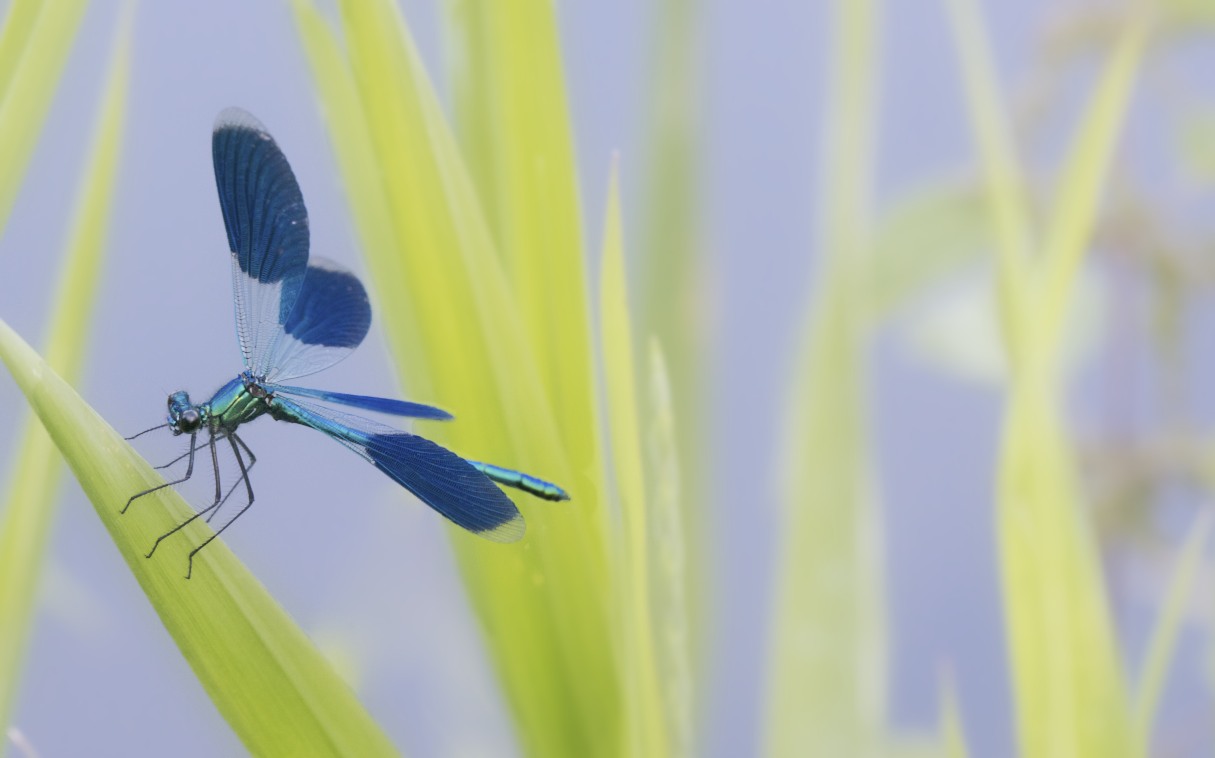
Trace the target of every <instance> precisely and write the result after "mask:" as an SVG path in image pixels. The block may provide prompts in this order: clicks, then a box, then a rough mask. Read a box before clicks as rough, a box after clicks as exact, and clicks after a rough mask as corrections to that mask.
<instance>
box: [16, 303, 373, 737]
mask: <svg viewBox="0 0 1215 758" xmlns="http://www.w3.org/2000/svg"><path fill="white" fill-rule="evenodd" d="M0 360H3V362H4V363H5V365H7V366H8V369H9V371H10V372H11V373H12V375H13V378H14V379H16V381H17V384H18V386H19V387H20V388H21V391H22V392H23V393H24V394H25V396H26V398H27V399H28V400H29V403H30V405H31V406H32V407H33V409H34V412H35V413H36V414H37V415H38V418H39V419H40V420H41V421H42V424H43V426H44V427H45V428H46V430H47V432H48V433H49V434H50V437H51V439H52V440H53V441H54V443H55V445H56V446H57V447H58V448H59V451H60V453H62V454H63V457H64V458H65V459H66V460H67V463H68V466H69V467H70V468H71V470H72V473H73V474H74V475H75V476H76V479H77V480H78V481H79V482H80V485H81V487H82V488H83V489H84V492H85V494H86V495H87V496H88V498H89V500H91V501H92V503H93V507H94V508H95V509H96V511H97V515H98V516H99V517H100V518H101V521H102V523H103V524H104V525H105V527H106V530H107V531H109V533H110V536H111V537H112V538H113V540H114V544H115V545H116V546H117V547H118V549H119V552H121V553H122V556H123V558H124V559H125V560H126V563H127V566H128V567H129V568H130V570H131V573H132V574H133V575H134V576H135V579H136V580H137V581H138V582H139V585H140V587H141V588H142V589H143V591H144V593H145V594H146V595H147V596H148V600H149V601H150V602H151V603H152V607H153V608H154V609H155V610H156V613H157V614H158V615H159V616H160V619H161V622H162V623H163V624H164V625H165V629H167V630H168V632H169V634H171V635H172V636H173V639H174V641H175V642H176V643H177V646H178V648H179V649H180V650H181V652H182V655H183V656H185V659H186V662H187V663H189V664H190V667H191V668H192V669H193V670H194V674H195V676H197V677H198V680H199V681H200V682H201V683H202V685H203V687H204V689H206V691H207V694H208V695H209V696H210V697H211V700H212V702H214V703H215V706H216V707H217V708H218V709H219V711H220V713H221V714H222V715H223V716H224V718H225V719H227V721H228V723H229V724H230V725H231V726H232V729H233V730H234V731H235V732H236V734H237V736H238V737H240V739H241V740H242V741H243V742H244V744H245V746H246V747H247V748H248V749H249V751H250V752H251V753H253V754H255V755H282V756H291V755H358V756H376V755H396V751H395V750H394V749H393V746H392V744H391V743H390V742H389V741H388V738H387V737H386V736H385V735H384V733H383V732H382V731H381V730H380V729H379V727H378V726H377V725H376V723H375V722H374V721H373V720H372V718H371V716H370V715H368V714H367V712H366V711H365V710H364V709H363V707H362V706H361V705H360V704H359V702H358V700H357V699H356V698H355V696H354V693H353V692H351V690H350V688H349V687H348V686H347V685H346V683H345V682H343V681H342V680H341V679H340V678H339V677H338V676H337V674H335V673H334V671H333V669H332V667H331V666H330V664H329V663H328V661H326V660H325V658H324V657H323V656H322V655H321V654H320V652H318V651H317V649H316V648H315V647H314V646H313V645H312V642H311V641H310V640H309V639H308V637H307V635H305V634H304V632H303V631H302V630H301V629H300V628H299V627H298V626H296V624H295V622H294V621H292V619H291V618H290V616H288V615H287V613H286V611H284V610H283V609H282V608H281V607H280V606H279V605H278V603H276V602H275V601H274V599H273V598H272V597H271V596H270V594H269V593H268V592H267V591H266V589H265V587H263V586H262V585H261V584H260V583H259V582H258V581H257V579H255V578H254V577H253V575H252V574H250V573H249V572H248V570H247V569H245V567H244V566H243V565H242V564H241V562H240V561H239V560H238V559H237V558H236V556H235V555H233V554H232V552H231V551H230V550H228V548H227V546H225V545H224V544H222V543H221V542H219V541H218V540H217V541H216V542H213V543H212V544H211V546H210V547H208V548H207V550H206V551H204V552H202V553H200V554H199V555H198V557H197V559H196V560H195V566H194V578H193V579H191V580H189V581H187V580H185V579H184V578H183V573H184V570H185V564H186V556H185V550H186V547H185V546H186V545H197V544H200V543H201V542H202V540H204V539H206V538H207V537H208V536H210V534H211V530H210V528H209V527H207V526H206V525H205V524H204V523H200V521H201V520H200V521H195V522H194V523H193V524H191V525H190V526H188V527H186V528H185V529H183V530H182V533H183V536H182V537H181V541H180V542H176V541H174V542H167V543H165V544H164V545H163V546H162V547H161V549H160V550H159V551H158V552H157V554H156V557H155V558H154V559H152V560H149V559H146V558H145V557H144V553H145V552H146V551H147V550H148V548H149V547H150V546H151V545H152V544H153V543H154V542H155V540H156V538H157V537H158V536H160V535H161V534H163V533H164V532H166V531H167V530H168V529H170V528H172V527H173V526H175V525H176V524H178V523H181V522H182V521H184V520H185V519H186V518H188V517H189V516H190V515H191V514H192V513H193V511H191V509H190V507H189V506H188V505H186V503H185V501H183V500H182V499H181V497H180V496H178V495H177V493H175V492H173V491H171V490H161V491H160V492H158V493H156V494H154V495H149V496H147V497H145V498H141V499H140V500H139V501H138V503H137V504H136V507H134V508H132V509H131V510H130V511H129V512H128V514H127V515H125V516H122V515H120V514H119V509H120V508H121V507H122V505H123V504H124V503H125V502H126V501H127V498H129V497H130V495H131V494H132V493H135V492H139V491H142V490H144V489H147V488H148V487H151V486H155V485H157V484H159V483H160V478H159V477H157V476H156V474H155V472H154V471H153V470H152V468H151V467H150V466H149V465H148V464H147V462H145V461H144V460H143V459H142V458H141V457H140V456H139V454H138V453H136V452H135V451H134V450H133V449H132V448H131V446H130V445H128V444H127V443H126V442H125V441H124V440H123V439H122V438H121V436H119V434H118V433H117V432H115V431H114V430H113V429H112V428H111V427H110V426H109V425H108V424H106V422H105V421H104V420H103V419H102V418H101V417H100V416H98V415H97V413H96V411H94V410H93V409H92V408H90V407H89V406H88V405H87V404H86V403H85V402H84V401H83V400H82V399H81V398H80V396H79V395H77V394H76V392H75V391H74V390H73V389H72V388H71V387H70V386H68V384H67V383H66V382H64V381H63V379H61V378H60V377H59V376H58V375H57V374H56V373H55V372H54V371H52V370H51V368H50V367H49V366H48V365H47V364H46V363H45V362H44V361H43V360H42V358H41V357H40V356H39V355H38V354H37V353H36V352H34V350H33V348H31V347H30V346H29V345H27V344H26V343H25V342H24V341H23V340H22V339H21V338H20V337H19V336H17V334H16V333H15V332H14V331H13V330H12V329H11V328H10V327H9V326H8V325H7V324H6V323H4V322H3V321H0Z"/></svg>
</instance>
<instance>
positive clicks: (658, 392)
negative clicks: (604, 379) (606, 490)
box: [645, 337, 697, 758]
mask: <svg viewBox="0 0 1215 758" xmlns="http://www.w3.org/2000/svg"><path fill="white" fill-rule="evenodd" d="M649 375H650V381H649V403H648V404H647V405H646V407H647V409H648V410H647V417H648V419H649V432H648V434H647V435H646V446H645V449H646V456H645V458H646V461H647V462H648V463H649V467H648V471H651V472H653V473H652V474H650V475H649V476H648V479H647V481H648V482H649V488H648V491H647V496H646V497H647V502H648V503H649V507H648V511H649V514H648V518H649V521H650V527H649V528H650V533H651V534H652V535H653V538H652V539H651V540H650V544H649V545H648V546H647V548H648V549H649V551H650V556H649V562H650V566H651V569H650V583H651V585H652V586H651V590H650V598H651V606H652V608H653V612H654V637H655V642H654V646H655V658H656V663H655V665H656V669H657V676H658V681H659V686H660V687H661V703H662V706H663V708H664V710H665V712H666V716H665V721H666V729H667V733H668V740H669V744H670V747H669V749H668V751H667V755H670V756H672V758H680V756H689V755H695V754H697V753H696V750H695V749H694V747H695V746H694V743H693V735H692V710H693V706H694V703H693V697H694V689H695V688H694V685H693V681H694V678H693V673H692V672H693V667H692V646H693V635H692V622H691V618H692V612H691V610H690V609H689V606H690V603H689V600H688V584H689V577H688V576H687V574H688V573H689V571H688V565H689V563H688V560H687V557H686V556H687V549H686V547H685V544H684V535H685V534H686V533H687V532H686V528H685V524H684V522H683V515H684V512H683V504H684V502H685V500H684V497H685V496H684V489H683V482H682V480H681V477H680V468H679V461H680V455H679V446H678V441H677V440H678V439H679V435H678V432H677V429H678V428H679V427H678V426H677V420H676V418H675V402H674V399H673V397H672V394H673V393H672V392H671V386H672V385H671V379H670V375H669V373H668V372H667V362H666V359H665V357H664V354H663V351H662V346H661V344H660V343H659V341H658V339H657V338H654V337H652V338H651V339H650V350H649Z"/></svg>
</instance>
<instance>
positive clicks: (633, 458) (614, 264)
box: [599, 167, 671, 756]
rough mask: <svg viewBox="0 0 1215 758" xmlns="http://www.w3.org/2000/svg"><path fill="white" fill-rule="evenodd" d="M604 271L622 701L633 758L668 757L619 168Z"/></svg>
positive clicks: (602, 337)
mask: <svg viewBox="0 0 1215 758" xmlns="http://www.w3.org/2000/svg"><path fill="white" fill-rule="evenodd" d="M602 265H603V269H602V273H601V275H600V279H599V286H600V297H599V307H600V317H599V322H600V341H601V343H602V345H603V366H604V395H605V397H606V400H607V426H608V432H609V434H608V437H609V439H610V441H611V446H610V450H611V459H612V474H613V479H614V481H615V482H616V497H617V499H618V500H619V504H620V508H619V510H620V519H621V525H622V531H623V533H622V535H621V539H620V540H619V542H618V547H617V550H616V556H615V565H616V566H618V567H619V568H620V571H621V574H622V576H621V577H620V580H619V583H618V591H619V597H620V600H619V603H620V609H621V611H622V615H623V624H622V626H623V629H622V630H621V645H622V648H623V650H624V655H625V660H624V661H623V663H624V667H623V676H624V685H625V693H624V699H625V703H626V707H627V708H628V711H627V714H628V725H629V727H628V729H629V741H630V742H629V747H630V750H631V754H632V755H637V756H642V755H670V754H671V746H670V744H669V736H668V734H667V718H666V716H665V714H664V707H663V705H662V704H663V693H662V691H661V688H660V685H659V682H658V680H657V673H658V667H657V653H656V651H655V639H654V636H655V635H654V619H653V614H652V612H651V608H652V605H651V603H652V599H651V596H650V590H651V582H652V579H651V573H652V569H651V568H650V545H651V541H652V539H653V537H652V535H651V534H650V523H649V521H650V515H649V510H650V508H652V505H653V504H652V503H650V502H649V501H648V499H647V495H648V492H647V490H648V488H647V486H646V477H645V464H644V462H643V449H644V440H643V438H642V434H641V424H640V419H641V406H640V402H639V400H638V397H637V394H638V393H637V373H636V369H635V368H634V340H633V327H632V325H631V323H630V317H629V312H630V309H629V301H628V285H627V276H626V274H625V266H624V242H623V240H622V231H621V220H620V197H619V186H618V180H617V175H616V169H615V167H613V170H612V179H611V185H610V187H609V189H608V207H607V214H606V221H605V222H604V238H603V263H602Z"/></svg>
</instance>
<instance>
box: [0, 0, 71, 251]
mask: <svg viewBox="0 0 1215 758" xmlns="http://www.w3.org/2000/svg"><path fill="white" fill-rule="evenodd" d="M87 6H88V3H87V2H86V0H44V1H43V2H40V3H36V2H33V1H32V0H13V2H12V3H10V4H9V7H8V12H7V14H6V15H5V18H4V28H3V30H2V31H0V230H3V229H4V226H5V225H6V224H7V222H8V214H9V212H10V211H11V210H12V208H13V200H14V199H15V198H16V197H17V190H18V189H19V188H20V186H21V179H22V177H23V176H24V175H25V167H26V165H27V164H28V163H29V159H30V156H31V155H33V153H34V146H35V144H37V141H38V134H39V132H40V131H41V129H42V122H43V121H44V120H45V119H46V113H47V110H48V109H49V108H50V105H51V98H52V97H53V96H54V94H55V88H56V86H57V85H58V83H59V75H60V74H61V73H62V72H63V66H64V64H65V63H66V62H67V57H68V53H69V52H71V49H72V41H73V40H74V39H75V38H76V30H77V29H78V28H79V27H80V19H81V18H82V17H83V16H84V11H85V8H86V7H87Z"/></svg>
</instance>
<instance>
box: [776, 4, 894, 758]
mask: <svg viewBox="0 0 1215 758" xmlns="http://www.w3.org/2000/svg"><path fill="white" fill-rule="evenodd" d="M833 7H834V11H833V12H834V22H833V27H832V32H831V34H830V35H829V38H830V39H831V40H832V41H833V50H832V53H831V60H830V77H831V79H830V86H829V95H828V98H829V100H828V107H827V109H826V112H827V114H828V116H827V122H826V124H825V126H824V129H825V134H824V139H823V146H822V151H821V155H822V159H823V174H822V177H821V180H820V182H819V209H818V213H817V214H816V217H817V219H818V223H819V228H820V230H821V232H820V238H819V240H818V245H817V247H818V251H819V256H820V257H819V260H818V267H817V276H816V278H815V282H814V291H815V296H814V298H813V306H812V308H811V311H810V313H809V314H808V317H809V320H808V323H807V326H806V329H805V339H806V344H805V348H804V349H803V351H802V352H801V357H800V360H799V362H798V364H797V366H796V368H795V373H794V377H795V379H794V384H793V386H792V387H791V388H790V391H791V393H792V397H791V398H790V412H789V414H788V419H789V420H788V427H787V428H786V433H785V446H784V450H785V452H784V459H783V461H782V472H783V476H782V485H783V486H782V490H781V499H782V501H783V503H784V513H783V520H784V524H783V526H782V527H781V528H780V529H779V530H778V533H779V534H780V535H781V537H780V544H779V548H778V550H779V552H778V556H777V566H778V568H777V577H776V582H777V589H776V595H775V599H774V610H773V619H772V629H771V644H770V646H769V658H768V684H767V686H768V692H767V700H766V705H767V708H766V711H765V718H766V724H765V733H764V740H765V747H766V750H765V753H766V754H767V755H771V756H791V757H792V756H805V755H849V756H875V755H880V754H883V753H884V751H885V745H884V739H885V722H886V718H885V708H886V624H885V599H884V590H883V583H882V578H881V577H882V548H881V529H880V522H879V512H878V509H877V504H876V502H875V493H874V492H873V482H872V478H871V475H870V470H869V462H868V458H869V451H868V447H867V443H866V440H865V425H866V400H865V385H866V382H865V374H866V366H865V357H864V352H865V348H866V337H867V330H866V326H867V321H868V318H869V312H868V310H869V307H870V306H869V286H868V285H869V273H868V272H869V270H870V266H871V261H870V254H871V241H872V240H871V234H872V231H871V223H872V222H871V218H870V214H871V204H872V199H871V187H870V182H871V179H872V164H873V159H872V156H873V154H874V141H873V128H874V124H875V103H876V99H877V95H876V90H877V71H878V63H877V61H878V45H877V25H878V7H877V4H876V3H874V2H854V1H852V0H840V2H837V3H835V4H834V6H833Z"/></svg>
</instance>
